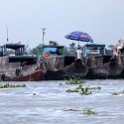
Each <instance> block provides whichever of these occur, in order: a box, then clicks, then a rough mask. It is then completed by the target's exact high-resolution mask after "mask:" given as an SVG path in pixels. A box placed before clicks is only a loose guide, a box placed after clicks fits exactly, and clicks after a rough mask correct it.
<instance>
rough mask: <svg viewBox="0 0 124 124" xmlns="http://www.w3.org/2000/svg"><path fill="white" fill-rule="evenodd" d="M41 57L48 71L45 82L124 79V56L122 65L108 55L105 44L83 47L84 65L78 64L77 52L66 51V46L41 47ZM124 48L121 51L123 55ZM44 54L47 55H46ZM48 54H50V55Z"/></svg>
mask: <svg viewBox="0 0 124 124" xmlns="http://www.w3.org/2000/svg"><path fill="white" fill-rule="evenodd" d="M38 49H39V51H41V53H39V54H40V55H39V56H40V57H44V61H45V62H46V63H47V68H48V71H47V73H46V74H45V80H62V79H67V78H70V77H80V78H85V79H106V78H111V79H117V78H124V67H123V66H124V65H123V63H124V55H121V63H122V64H121V65H120V64H119V63H118V60H117V59H118V58H114V57H112V55H106V53H105V44H86V45H84V46H83V47H81V50H82V52H83V56H84V57H83V60H82V63H76V61H75V55H74V54H72V53H73V52H74V51H75V50H72V49H73V48H72V47H71V48H70V50H69V51H68V50H66V51H68V52H69V54H70V55H69V54H68V55H66V54H65V47H64V46H56V45H41V46H39V47H38ZM123 51H124V48H123V49H121V52H122V53H123ZM44 52H45V53H46V54H44ZM48 52H49V53H50V54H48Z"/></svg>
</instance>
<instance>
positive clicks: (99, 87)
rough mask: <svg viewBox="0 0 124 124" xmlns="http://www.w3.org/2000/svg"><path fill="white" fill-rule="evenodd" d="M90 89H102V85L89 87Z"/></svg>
mask: <svg viewBox="0 0 124 124" xmlns="http://www.w3.org/2000/svg"><path fill="white" fill-rule="evenodd" d="M89 89H90V90H101V87H100V86H98V87H89Z"/></svg>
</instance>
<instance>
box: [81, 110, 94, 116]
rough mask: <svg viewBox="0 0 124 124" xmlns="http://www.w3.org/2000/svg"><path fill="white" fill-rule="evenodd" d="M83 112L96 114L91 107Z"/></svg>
mask: <svg viewBox="0 0 124 124" xmlns="http://www.w3.org/2000/svg"><path fill="white" fill-rule="evenodd" d="M83 114H87V115H91V114H96V113H95V112H94V111H92V110H91V109H88V110H85V111H84V112H83Z"/></svg>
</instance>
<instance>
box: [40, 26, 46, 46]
mask: <svg viewBox="0 0 124 124" xmlns="http://www.w3.org/2000/svg"><path fill="white" fill-rule="evenodd" d="M41 29H42V45H44V35H45V30H46V28H41Z"/></svg>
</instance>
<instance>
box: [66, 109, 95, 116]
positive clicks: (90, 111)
mask: <svg viewBox="0 0 124 124" xmlns="http://www.w3.org/2000/svg"><path fill="white" fill-rule="evenodd" d="M64 111H66V112H83V114H87V115H92V114H96V113H95V112H94V111H92V110H91V109H88V110H77V109H67V110H64Z"/></svg>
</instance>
